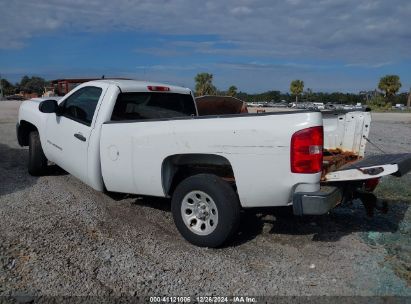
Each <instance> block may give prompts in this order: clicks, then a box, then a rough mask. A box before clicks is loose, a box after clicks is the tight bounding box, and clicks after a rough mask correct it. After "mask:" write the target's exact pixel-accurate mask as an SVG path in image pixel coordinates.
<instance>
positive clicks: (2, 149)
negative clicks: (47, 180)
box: [0, 144, 67, 197]
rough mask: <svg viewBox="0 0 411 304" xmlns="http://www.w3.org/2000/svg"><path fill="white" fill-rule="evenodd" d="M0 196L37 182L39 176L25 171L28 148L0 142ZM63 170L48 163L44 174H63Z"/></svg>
mask: <svg viewBox="0 0 411 304" xmlns="http://www.w3.org/2000/svg"><path fill="white" fill-rule="evenodd" d="M0 159H1V162H0V197H1V196H3V195H6V194H11V193H14V192H17V191H20V190H23V189H25V188H28V187H30V186H32V185H33V184H35V183H36V182H37V179H38V178H39V177H37V176H31V175H29V174H28V172H27V160H28V149H24V148H12V147H10V146H8V145H5V144H0ZM64 174H67V173H66V172H65V171H64V170H62V169H61V168H59V167H58V166H56V165H50V166H49V167H48V168H47V172H45V175H51V176H56V175H64Z"/></svg>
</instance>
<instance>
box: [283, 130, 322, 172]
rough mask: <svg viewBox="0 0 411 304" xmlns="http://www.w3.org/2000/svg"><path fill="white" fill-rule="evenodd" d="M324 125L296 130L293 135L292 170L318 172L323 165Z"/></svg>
mask: <svg viewBox="0 0 411 304" xmlns="http://www.w3.org/2000/svg"><path fill="white" fill-rule="evenodd" d="M323 142H324V141H323V127H322V126H319V127H312V128H307V129H303V130H301V131H298V132H295V133H294V134H293V136H292V137H291V172H293V173H318V172H321V170H322V166H323Z"/></svg>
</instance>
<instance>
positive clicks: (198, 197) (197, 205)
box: [181, 190, 218, 235]
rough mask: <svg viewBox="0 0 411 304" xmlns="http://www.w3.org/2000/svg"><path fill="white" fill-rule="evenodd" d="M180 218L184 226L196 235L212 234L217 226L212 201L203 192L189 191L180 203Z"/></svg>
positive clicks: (216, 214) (216, 217)
mask: <svg viewBox="0 0 411 304" xmlns="http://www.w3.org/2000/svg"><path fill="white" fill-rule="evenodd" d="M181 217H182V218H183V221H184V224H185V225H186V226H187V228H188V229H190V231H191V232H194V233H195V234H198V235H208V234H210V233H212V232H213V231H214V230H215V228H216V227H217V224H218V210H217V206H216V204H215V202H214V200H213V199H212V198H211V196H209V195H208V194H207V193H205V192H203V191H198V190H195V191H191V192H189V193H188V194H187V195H186V196H185V197H184V198H183V201H182V204H181Z"/></svg>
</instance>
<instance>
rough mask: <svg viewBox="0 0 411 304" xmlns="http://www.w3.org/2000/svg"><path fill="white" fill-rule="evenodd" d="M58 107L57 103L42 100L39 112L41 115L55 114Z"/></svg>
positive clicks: (50, 100)
mask: <svg viewBox="0 0 411 304" xmlns="http://www.w3.org/2000/svg"><path fill="white" fill-rule="evenodd" d="M58 107H59V105H58V104H57V101H55V100H52V99H49V100H44V101H42V102H40V104H39V110H40V112H42V113H57V112H58Z"/></svg>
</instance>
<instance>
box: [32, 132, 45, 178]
mask: <svg viewBox="0 0 411 304" xmlns="http://www.w3.org/2000/svg"><path fill="white" fill-rule="evenodd" d="M46 168H47V158H46V156H45V155H44V152H43V148H42V147H41V142H40V135H39V132H37V131H33V132H31V133H30V134H29V162H28V171H29V174H30V175H33V176H39V175H42V174H44V172H45V171H46Z"/></svg>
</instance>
